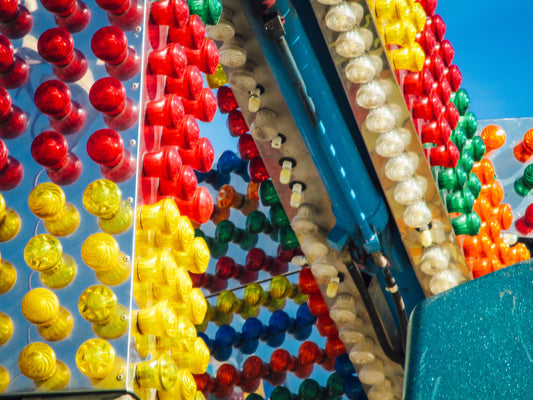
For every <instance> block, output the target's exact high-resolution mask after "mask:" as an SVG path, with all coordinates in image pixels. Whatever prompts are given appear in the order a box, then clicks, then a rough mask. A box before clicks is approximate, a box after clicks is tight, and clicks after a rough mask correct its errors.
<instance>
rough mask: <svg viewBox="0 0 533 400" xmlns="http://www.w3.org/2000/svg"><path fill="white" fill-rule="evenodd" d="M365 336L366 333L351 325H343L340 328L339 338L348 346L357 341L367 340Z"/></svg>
mask: <svg viewBox="0 0 533 400" xmlns="http://www.w3.org/2000/svg"><path fill="white" fill-rule="evenodd" d="M365 337H366V336H365V334H364V333H362V332H360V331H358V330H355V329H351V328H349V327H342V328H341V329H340V330H339V339H340V340H342V343H344V345H345V346H346V347H347V348H348V347H350V346H353V345H354V344H355V343H359V342H362V341H363V340H365Z"/></svg>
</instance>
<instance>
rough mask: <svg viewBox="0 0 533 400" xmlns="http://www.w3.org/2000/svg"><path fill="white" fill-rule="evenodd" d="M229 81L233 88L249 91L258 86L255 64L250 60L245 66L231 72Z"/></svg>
mask: <svg viewBox="0 0 533 400" xmlns="http://www.w3.org/2000/svg"><path fill="white" fill-rule="evenodd" d="M228 82H229V84H230V86H231V88H232V89H233V90H239V91H242V92H249V91H251V90H253V89H255V88H256V87H257V82H256V80H255V74H254V66H253V64H252V63H251V62H250V61H248V62H246V64H244V66H242V67H241V68H239V69H236V70H235V71H233V72H231V73H230V74H229V76H228Z"/></svg>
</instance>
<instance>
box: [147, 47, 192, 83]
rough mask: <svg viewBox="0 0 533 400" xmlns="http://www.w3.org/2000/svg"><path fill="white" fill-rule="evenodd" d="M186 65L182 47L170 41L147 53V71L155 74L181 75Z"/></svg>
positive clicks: (173, 76) (174, 76)
mask: <svg viewBox="0 0 533 400" xmlns="http://www.w3.org/2000/svg"><path fill="white" fill-rule="evenodd" d="M186 66H187V56H186V55H185V52H184V51H183V47H182V46H181V45H179V44H176V43H172V44H169V45H167V46H165V47H163V48H162V49H158V50H152V51H151V52H150V53H149V54H148V71H149V72H150V73H152V74H155V75H166V76H170V77H172V78H177V77H180V76H182V75H183V73H184V72H185V67H186Z"/></svg>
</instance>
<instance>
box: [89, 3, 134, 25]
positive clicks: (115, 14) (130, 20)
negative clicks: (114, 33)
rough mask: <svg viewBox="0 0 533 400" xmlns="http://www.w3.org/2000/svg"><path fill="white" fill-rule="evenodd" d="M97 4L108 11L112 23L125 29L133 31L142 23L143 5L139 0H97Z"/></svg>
mask: <svg viewBox="0 0 533 400" xmlns="http://www.w3.org/2000/svg"><path fill="white" fill-rule="evenodd" d="M96 4H98V6H100V8H101V9H103V10H104V11H107V13H108V14H107V18H108V19H109V22H110V23H111V25H113V26H116V27H118V28H120V29H122V30H123V31H132V30H134V29H135V27H137V26H139V25H141V24H142V19H143V6H142V4H141V3H140V2H138V1H137V0H96Z"/></svg>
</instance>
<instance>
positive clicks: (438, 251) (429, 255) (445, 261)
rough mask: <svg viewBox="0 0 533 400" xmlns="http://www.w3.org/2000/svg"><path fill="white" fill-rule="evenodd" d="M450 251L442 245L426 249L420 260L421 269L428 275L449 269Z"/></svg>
mask: <svg viewBox="0 0 533 400" xmlns="http://www.w3.org/2000/svg"><path fill="white" fill-rule="evenodd" d="M449 263H450V253H449V251H448V249H446V248H445V247H441V246H438V245H436V246H431V247H428V248H425V249H424V252H423V254H422V258H421V260H420V270H421V271H422V272H423V273H425V274H427V275H435V274H437V273H439V272H440V271H444V270H446V269H448V265H449Z"/></svg>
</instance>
